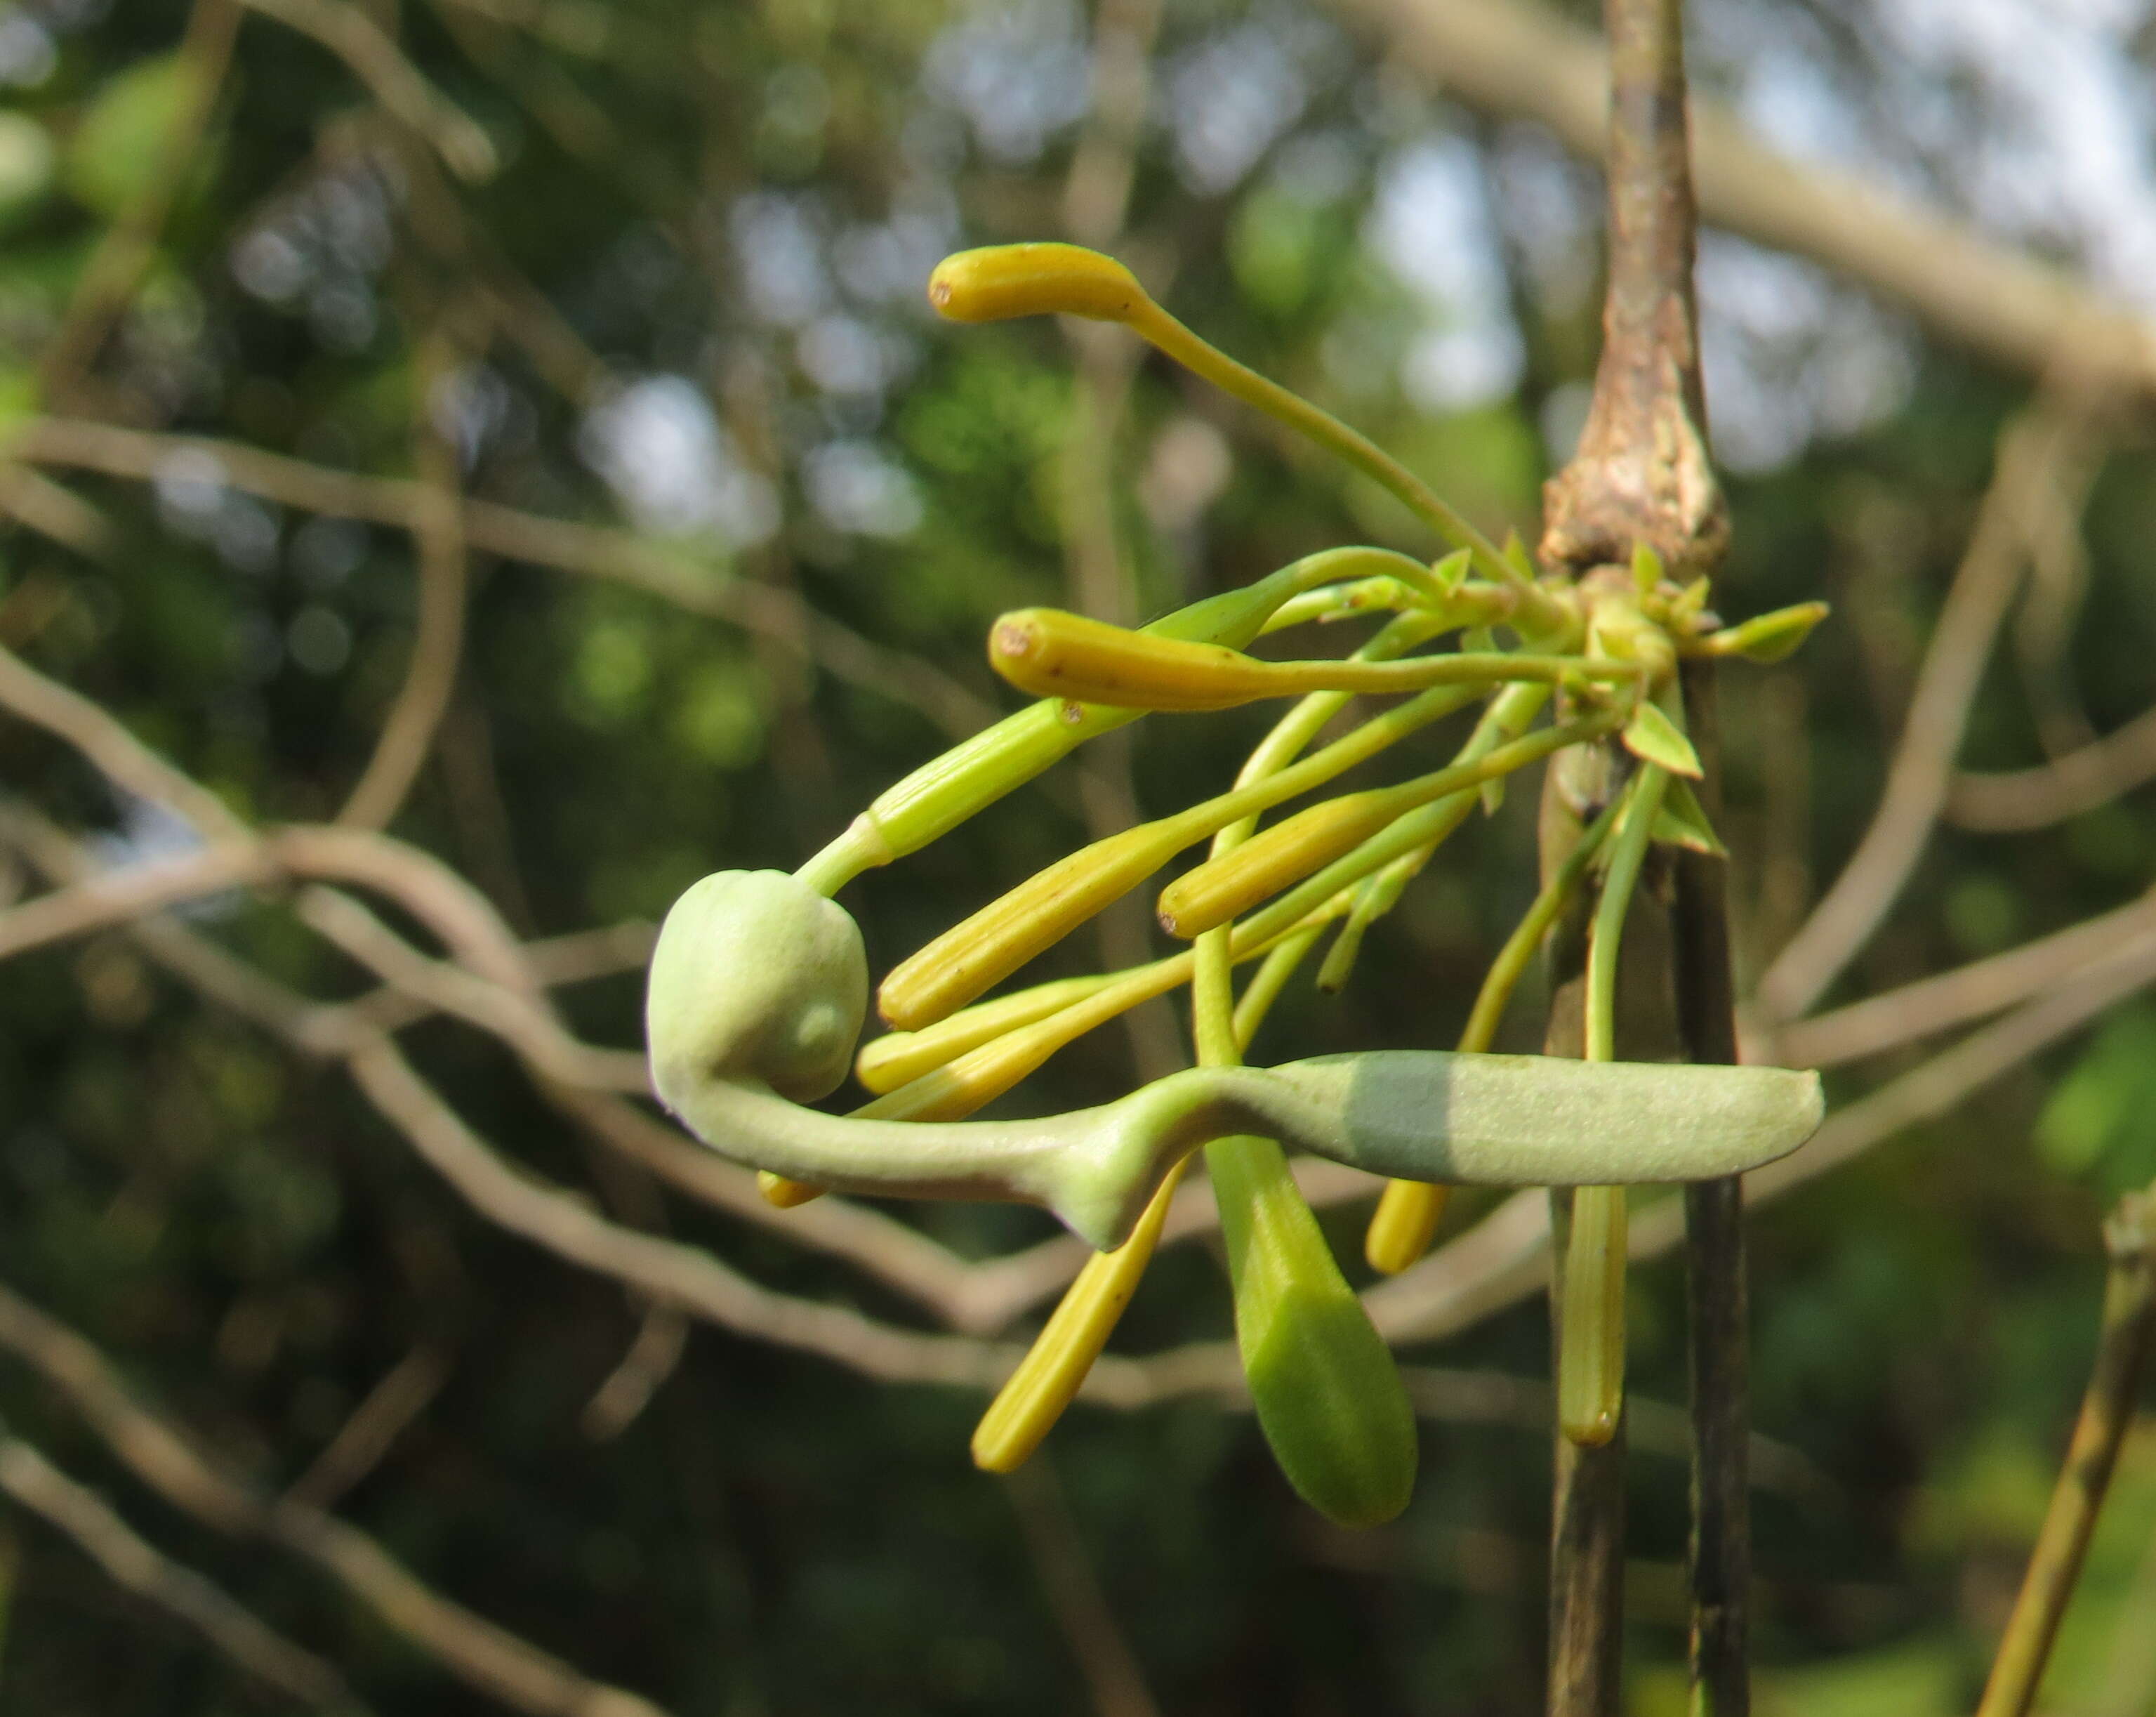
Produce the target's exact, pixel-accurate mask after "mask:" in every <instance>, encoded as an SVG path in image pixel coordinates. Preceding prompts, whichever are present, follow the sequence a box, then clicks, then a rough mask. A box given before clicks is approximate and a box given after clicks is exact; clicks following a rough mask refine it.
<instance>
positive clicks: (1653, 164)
mask: <svg viewBox="0 0 2156 1717" xmlns="http://www.w3.org/2000/svg"><path fill="white" fill-rule="evenodd" d="M1604 21H1605V26H1606V28H1607V31H1608V35H1609V73H1610V89H1609V152H1608V157H1607V159H1608V162H1609V285H1608V292H1607V296H1606V299H1605V301H1604V307H1603V341H1604V343H1603V348H1602V357H1601V361H1600V363H1599V367H1598V368H1597V370H1596V373H1595V378H1594V399H1593V402H1592V404H1591V405H1590V406H1589V411H1588V416H1587V423H1586V425H1585V427H1584V429H1583V430H1582V432H1581V434H1580V442H1579V447H1578V451H1577V452H1576V453H1575V454H1574V455H1573V459H1572V460H1571V462H1570V463H1569V464H1568V465H1566V466H1565V468H1564V469H1563V470H1562V471H1560V472H1559V473H1558V476H1556V477H1554V478H1553V479H1552V480H1551V481H1550V483H1549V484H1548V487H1547V489H1546V491H1545V492H1544V496H1543V504H1544V527H1543V542H1542V556H1543V561H1544V563H1546V564H1547V565H1548V566H1549V567H1551V568H1553V569H1554V570H1561V571H1563V572H1566V573H1570V574H1571V575H1573V577H1575V578H1579V577H1584V576H1585V575H1587V574H1589V573H1593V572H1594V569H1595V568H1599V567H1606V566H1610V565H1613V564H1614V565H1617V566H1622V565H1624V564H1625V563H1628V562H1630V560H1631V558H1632V556H1633V553H1634V551H1635V547H1638V546H1640V545H1641V544H1644V545H1645V546H1647V547H1650V548H1652V549H1653V550H1654V551H1655V553H1657V554H1659V555H1660V556H1661V560H1662V563H1663V564H1664V566H1665V567H1666V568H1668V569H1669V570H1670V571H1671V573H1673V574H1675V575H1676V576H1677V577H1679V578H1692V577H1695V576H1697V575H1698V574H1700V573H1705V572H1707V571H1709V570H1711V569H1712V568H1713V567H1714V566H1715V565H1716V564H1717V563H1718V562H1719V561H1720V559H1721V558H1722V553H1723V551H1724V549H1725V548H1726V547H1727V542H1728V536H1729V524H1728V515H1727V512H1726V510H1725V508H1724V506H1723V504H1722V495H1721V491H1720V490H1719V488H1718V487H1717V485H1716V482H1715V479H1714V471H1713V467H1712V463H1711V461H1710V460H1709V458H1708V455H1707V433H1706V412H1705V406H1704V403H1703V400H1702V393H1701V388H1700V371H1699V338H1698V326H1699V322H1698V313H1697V306H1696V305H1695V303H1694V301H1693V296H1692V262H1693V254H1694V249H1695V243H1696V234H1697V211H1696V209H1695V207H1694V203H1693V198H1692V186H1691V164H1690V141H1689V137H1688V135H1687V131H1686V107H1685V73H1684V37H1683V11H1682V6H1681V0H1606V3H1605V5H1604ZM1685 691H1686V696H1687V702H1688V704H1693V705H1696V706H1697V710H1696V715H1695V729H1696V732H1695V741H1696V743H1697V744H1698V745H1699V746H1700V748H1701V749H1702V754H1703V755H1706V756H1712V753H1713V750H1714V738H1715V736H1714V733H1713V731H1712V702H1711V699H1708V698H1707V697H1705V696H1704V694H1705V691H1706V688H1705V686H1703V685H1702V684H1698V683H1687V685H1686V687H1685ZM1554 773H1555V772H1554V771H1553V776H1554ZM1553 786H1559V787H1561V784H1558V783H1557V782H1555V781H1554V779H1553ZM1553 835H1554V836H1556V838H1559V839H1561V838H1562V830H1559V829H1558V828H1557V827H1555V826H1554V824H1553V820H1551V819H1548V818H1546V820H1545V824H1544V841H1545V844H1546V851H1545V865H1546V866H1547V864H1548V862H1549V854H1548V851H1547V844H1548V841H1550V840H1551V839H1552V838H1553ZM1714 864H1715V861H1709V860H1702V861H1698V862H1696V863H1688V864H1686V866H1682V867H1681V869H1680V872H1679V876H1678V878H1677V891H1676V902H1675V910H1674V915H1673V918H1672V923H1671V937H1672V950H1671V952H1672V959H1673V964H1674V969H1673V973H1672V975H1673V977H1674V979H1675V988H1676V1003H1677V1011H1678V1023H1679V1030H1680V1032H1681V1036H1682V1039H1683V1041H1684V1047H1685V1050H1686V1054H1687V1055H1688V1056H1690V1057H1691V1058H1693V1059H1696V1060H1715V1061H1733V1060H1734V1059H1735V1048H1736V1032H1735V1025H1734V1019H1733V1015H1732V1005H1731V986H1730V979H1729V967H1728V938H1727V927H1726V918H1725V913H1726V908H1725V905H1724V902H1723V899H1722V887H1721V878H1720V876H1719V874H1718V872H1717V871H1716V870H1715V869H1714ZM1556 975H1559V976H1562V975H1563V970H1562V968H1560V971H1559V973H1558V974H1556ZM1563 1001H1564V993H1563V990H1559V991H1558V1005H1559V1006H1562V1005H1563ZM1559 1023H1560V1022H1559V1020H1558V1018H1557V1016H1556V1015H1555V1014H1554V1013H1553V1020H1552V1036H1553V1044H1552V1046H1553V1047H1557V1043H1556V1038H1557V1036H1558V1026H1559ZM1740 1209H1741V1197H1740V1195H1739V1192H1738V1188H1737V1186H1736V1185H1735V1183H1733V1182H1732V1183H1728V1184H1726V1185H1714V1186H1709V1187H1703V1188H1698V1189H1695V1190H1692V1191H1691V1192H1690V1193H1689V1194H1688V1195H1687V1197H1686V1219H1687V1225H1688V1230H1689V1236H1688V1237H1689V1241H1690V1247H1691V1263H1692V1269H1691V1284H1692V1285H1691V1305H1692V1309H1693V1313H1694V1319H1693V1324H1692V1334H1691V1357H1692V1370H1693V1380H1694V1403H1693V1441H1694V1472H1695V1482H1694V1494H1695V1499H1696V1518H1695V1530H1694V1538H1693V1549H1692V1557H1691V1571H1692V1605H1691V1607H1692V1676H1693V1683H1694V1689H1695V1694H1696V1699H1697V1703H1696V1705H1695V1709H1703V1710H1707V1711H1710V1712H1712V1713H1715V1714H1717V1717H1742V1714H1743V1712H1744V1711H1745V1710H1746V1709H1748V1699H1747V1683H1746V1676H1745V1603H1746V1590H1747V1586H1748V1583H1749V1567H1750V1548H1749V1540H1748V1521H1747V1516H1746V1509H1745V1495H1744V1486H1745V1483H1746V1482H1747V1479H1746V1473H1745V1468H1744V1455H1745V1441H1746V1439H1745V1421H1746V1406H1745V1396H1744V1354H1743V1342H1744V1319H1743V1303H1744V1298H1743V1245H1742V1240H1741V1236H1740V1234H1739V1231H1738V1219H1739V1211H1740ZM1623 1448H1624V1443H1623V1438H1622V1435H1621V1432H1620V1436H1618V1437H1614V1438H1613V1439H1612V1440H1611V1441H1610V1442H1609V1443H1608V1444H1606V1445H1604V1447H1600V1448H1594V1449H1579V1448H1573V1447H1569V1446H1568V1445H1567V1444H1566V1442H1564V1440H1563V1438H1562V1437H1560V1438H1559V1441H1558V1460H1557V1473H1556V1487H1555V1496H1554V1500H1553V1513H1554V1518H1553V1524H1552V1540H1551V1543H1552V1557H1553V1560H1552V1568H1551V1581H1550V1627H1551V1637H1550V1686H1549V1710H1550V1712H1551V1713H1552V1717H1599V1714H1602V1713H1606V1712H1610V1711H1614V1710H1616V1709H1618V1708H1619V1705H1620V1686H1619V1680H1620V1668H1621V1659H1620V1635H1621V1630H1622V1627H1623V1623H1624V1529H1625V1483H1624V1481H1625V1475H1624V1452H1623Z"/></svg>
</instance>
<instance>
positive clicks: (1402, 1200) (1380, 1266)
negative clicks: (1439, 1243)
mask: <svg viewBox="0 0 2156 1717" xmlns="http://www.w3.org/2000/svg"><path fill="white" fill-rule="evenodd" d="M1451 1197H1452V1189H1451V1188H1450V1186H1443V1185H1437V1184H1435V1182H1432V1181H1428V1180H1389V1181H1387V1182H1386V1183H1385V1191H1384V1196H1383V1197H1382V1198H1380V1199H1379V1200H1378V1208H1377V1209H1376V1210H1375V1211H1373V1212H1371V1215H1370V1226H1369V1229H1368V1231H1367V1232H1366V1233H1365V1234H1364V1235H1363V1257H1364V1258H1366V1259H1368V1262H1369V1265H1370V1267H1371V1268H1372V1269H1373V1270H1375V1271H1378V1272H1379V1273H1381V1274H1383V1275H1386V1276H1397V1275H1399V1273H1400V1272H1401V1271H1403V1270H1404V1269H1406V1268H1407V1267H1408V1266H1409V1265H1410V1264H1412V1263H1414V1262H1415V1261H1416V1260H1417V1259H1418V1258H1419V1257H1422V1255H1423V1254H1424V1252H1428V1251H1429V1250H1430V1240H1431V1238H1432V1237H1433V1236H1435V1234H1436V1233H1437V1225H1438V1223H1439V1222H1440V1221H1443V1220H1444V1216H1445V1205H1446V1204H1447V1203H1448V1202H1450V1200H1451Z"/></svg>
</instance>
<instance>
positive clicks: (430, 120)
mask: <svg viewBox="0 0 2156 1717" xmlns="http://www.w3.org/2000/svg"><path fill="white" fill-rule="evenodd" d="M244 4H245V5H246V6H247V8H249V10H250V11H254V12H259V13H261V14H262V15H263V16H264V18H275V19H276V21H277V22H278V23H281V24H283V25H284V26H285V28H287V29H290V30H296V31H297V32H298V33H300V34H301V35H303V36H307V37H310V38H311V39H313V40H315V41H316V42H319V43H320V44H321V45H322V46H323V47H325V48H326V49H329V51H330V52H331V54H335V55H336V57H337V58H338V59H341V60H342V61H343V62H344V64H345V67H346V69H347V70H349V71H350V72H351V73H352V75H353V76H354V77H355V78H357V79H358V80H359V81H360V82H361V83H362V85H365V86H366V88H367V92H368V93H369V94H370V95H372V96H373V97H374V99H375V100H377V101H378V102H380V103H381V104H382V106H383V107H384V108H385V109H387V110H388V111H389V112H391V113H393V114H394V115H395V116H397V118H398V120H399V121H402V122H403V124H405V125H407V126H410V127H411V129H412V130H413V131H414V132H415V133H417V134H418V136H421V137H423V138H424V139H425V140H426V141H427V143H428V145H429V147H431V148H433V149H434V151H435V152H437V153H439V155H440V156H441V157H442V159H443V160H444V162H447V163H448V165H449V171H450V172H454V174H456V176H457V177H459V178H460V179H465V180H469V181H470V182H474V183H481V182H485V181H486V180H488V179H490V178H492V177H494V173H495V168H496V167H498V166H499V165H500V162H499V159H498V157H496V155H495V147H494V140H493V139H492V138H490V137H489V136H487V134H486V132H485V130H484V129H482V128H481V127H480V125H479V123H478V121H475V120H474V119H473V118H472V116H470V114H468V113H466V112H465V111H464V110H463V109H462V108H460V107H459V106H458V105H456V104H455V103H454V102H453V101H451V100H449V97H447V96H446V95H443V94H442V92H441V91H440V90H437V89H436V88H435V87H434V85H432V84H430V83H429V82H428V81H427V79H426V76H425V75H424V74H423V72H421V71H420V70H419V69H418V67H417V66H415V65H413V64H412V62H411V61H410V60H408V59H406V58H405V57H404V55H403V52H402V51H401V50H400V49H398V46H397V44H396V43H395V42H393V41H392V40H391V39H389V37H388V36H387V35H386V34H384V33H382V28H381V27H380V26H379V25H377V23H375V22H374V20H373V19H372V18H369V17H368V16H367V13H365V12H363V11H362V9H361V8H358V7H357V6H355V5H353V4H352V3H351V0H244Z"/></svg>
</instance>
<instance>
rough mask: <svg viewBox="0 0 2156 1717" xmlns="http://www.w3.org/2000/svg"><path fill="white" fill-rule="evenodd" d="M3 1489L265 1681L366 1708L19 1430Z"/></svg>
mask: <svg viewBox="0 0 2156 1717" xmlns="http://www.w3.org/2000/svg"><path fill="white" fill-rule="evenodd" d="M0 1490H4V1491H6V1492H7V1493H8V1495H9V1496H11V1497H13V1498H14V1499H15V1500H16V1501H17V1502H18V1503H20V1504H22V1505H23V1507H24V1508H26V1509H28V1510H29V1511H30V1512H31V1513H32V1514H36V1515H38V1516H39V1517H40V1518H41V1519H44V1521H45V1522H46V1523H47V1524H49V1525H52V1526H55V1527H57V1528H59V1530H60V1531H62V1532H64V1533H65V1534H66V1535H67V1536H68V1537H69V1538H70V1539H72V1540H74V1543H75V1545H77V1546H78V1547H79V1548H80V1550H82V1551H83V1553H84V1554H85V1555H87V1556H89V1557H90V1560H92V1561H94V1562H95V1563H96V1564H97V1565H98V1566H99V1567H100V1568H102V1569H103V1570H105V1573H106V1574H107V1575H109V1576H110V1577H111V1579H112V1582H113V1584H115V1586H120V1587H121V1589H122V1590H124V1591H130V1592H132V1593H133V1594H134V1595H135V1596H136V1597H139V1598H141V1599H142V1600H143V1601H145V1602H146V1603H149V1604H151V1605H154V1606H156V1607H157V1608H158V1609H160V1610H163V1611H165V1612H167V1613H168V1614H170V1615H172V1616H174V1617H177V1618H178V1619H179V1620H180V1621H182V1622H185V1623H186V1624H187V1626H188V1627H191V1628H193V1630H194V1631H195V1632H198V1633H199V1634H200V1635H201V1636H202V1637H203V1638H204V1639H205V1640H207V1641H208V1642H209V1643H210V1644H211V1645H212V1646H213V1647H214V1648H216V1649H217V1650H218V1651H219V1652H221V1653H223V1654H224V1656H225V1657H227V1658H230V1659H231V1660H232V1662H233V1663H234V1664H236V1665H237V1666H238V1667H239V1668H240V1669H242V1670H244V1672H245V1673H247V1674H249V1675H251V1676H253V1677H254V1678H255V1679H256V1680H257V1681H259V1682H261V1683H262V1684H264V1686H266V1687H271V1688H275V1689H276V1690H277V1691H278V1692H280V1693H281V1694H285V1696H286V1697H287V1698H289V1699H296V1700H298V1701H299V1702H300V1704H305V1705H314V1706H327V1707H331V1708H334V1709H339V1710H347V1711H349V1710H356V1709H361V1707H360V1705H359V1702H358V1700H357V1699H355V1698H353V1696H352V1689H350V1688H348V1687H346V1685H345V1681H344V1678H343V1677H342V1676H341V1675H339V1674H338V1673H336V1670H335V1669H333V1668H331V1667H330V1665H329V1664H327V1663H324V1662H323V1661H322V1660H321V1658H318V1657H316V1655H315V1654H314V1653H312V1652H310V1651H308V1650H306V1649H305V1648H303V1647H300V1646H296V1645H295V1644H293V1642H291V1641H290V1640H289V1639H287V1638H285V1636H284V1635H283V1634H281V1633H279V1632H277V1631H276V1630H275V1629H274V1628H272V1627H269V1625H268V1624H267V1623H265V1622H264V1621H263V1620H262V1619H261V1618H260V1617H259V1616H257V1615H256V1614H255V1613H254V1612H253V1611H252V1610H249V1608H247V1606H245V1605H244V1604H242V1603H240V1602H239V1600H238V1599H236V1598H234V1596H232V1595H231V1594H230V1593H229V1592H228V1591H225V1590H224V1588H223V1586H218V1585H217V1584H216V1583H215V1582H214V1581H211V1580H209V1579H208V1578H207V1577H206V1576H203V1575H202V1574H199V1573H198V1572H196V1571H195V1570H193V1569H192V1568H189V1567H186V1566H184V1565H182V1564H180V1563H178V1562H176V1561H174V1560H172V1558H171V1557H170V1556H167V1555H165V1553H164V1552H163V1551H162V1550H157V1548H155V1547H154V1546H153V1545H151V1544H150V1543H148V1542H147V1541H146V1540H144V1539H143V1538H141V1536H140V1535H137V1534H136V1531H135V1530H134V1529H133V1528H131V1526H129V1525H128V1524H127V1523H126V1521H125V1520H122V1519H121V1518H120V1516H119V1515H118V1514H115V1513H114V1512H113V1511H112V1509H111V1508H110V1505H109V1504H106V1503H105V1501H104V1500H103V1499H101V1498H100V1497H99V1496H98V1495H97V1493H95V1492H94V1491H91V1490H88V1489H85V1488H84V1487H83V1486H81V1485H80V1484H78V1483H75V1482H74V1480H73V1479H72V1478H69V1477H68V1476H67V1474H65V1473H63V1472H61V1471H60V1470H59V1468H57V1467H55V1466H54V1465H53V1463H51V1462H49V1461H48V1460H47V1459H46V1458H45V1457H44V1455H42V1454H40V1453H39V1452H38V1451H37V1450H36V1449H35V1448H33V1447H31V1446H30V1445H29V1444H28V1443H27V1442H23V1440H22V1439H21V1438H20V1437H3V1436H0Z"/></svg>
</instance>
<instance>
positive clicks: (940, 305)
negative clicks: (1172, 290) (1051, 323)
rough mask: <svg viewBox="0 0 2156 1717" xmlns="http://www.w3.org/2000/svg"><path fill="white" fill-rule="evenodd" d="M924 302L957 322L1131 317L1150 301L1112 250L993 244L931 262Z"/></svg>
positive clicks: (941, 314)
mask: <svg viewBox="0 0 2156 1717" xmlns="http://www.w3.org/2000/svg"><path fill="white" fill-rule="evenodd" d="M928 301H929V302H930V303H931V304H932V305H934V306H936V311H937V315H939V316H943V317H945V318H946V319H947V320H949V321H954V322H999V321H1005V320H1006V319H1008V318H1009V317H1011V316H1051V315H1062V316H1090V317H1091V318H1092V319H1093V320H1094V321H1101V322H1122V321H1129V320H1130V319H1131V318H1132V316H1134V315H1135V314H1136V313H1137V311H1138V310H1139V309H1140V308H1141V307H1142V306H1146V305H1148V304H1150V303H1151V302H1152V300H1151V299H1150V298H1148V297H1147V296H1146V290H1145V288H1144V287H1142V286H1141V285H1138V282H1137V275H1133V274H1132V272H1131V271H1130V270H1128V269H1127V268H1125V267H1124V266H1123V265H1122V264H1121V263H1120V262H1117V261H1116V260H1115V259H1114V258H1113V257H1111V256H1103V255H1101V253H1100V252H1099V251H1097V250H1087V249H1082V248H1081V247H1080V246H1079V245H1076V244H991V245H988V246H987V247H986V248H985V249H979V250H961V251H959V252H958V253H957V254H956V255H953V256H947V257H945V258H944V259H943V260H942V261H941V262H939V263H937V265H936V271H935V272H934V273H933V274H932V275H929V277H928Z"/></svg>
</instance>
